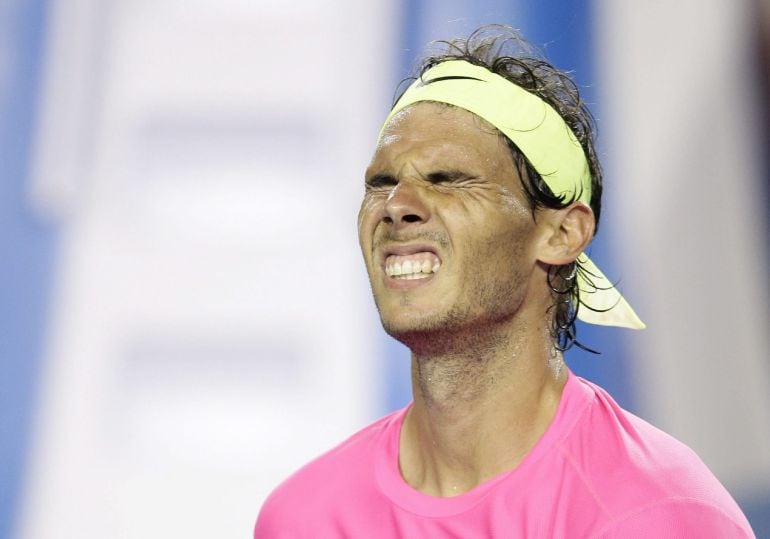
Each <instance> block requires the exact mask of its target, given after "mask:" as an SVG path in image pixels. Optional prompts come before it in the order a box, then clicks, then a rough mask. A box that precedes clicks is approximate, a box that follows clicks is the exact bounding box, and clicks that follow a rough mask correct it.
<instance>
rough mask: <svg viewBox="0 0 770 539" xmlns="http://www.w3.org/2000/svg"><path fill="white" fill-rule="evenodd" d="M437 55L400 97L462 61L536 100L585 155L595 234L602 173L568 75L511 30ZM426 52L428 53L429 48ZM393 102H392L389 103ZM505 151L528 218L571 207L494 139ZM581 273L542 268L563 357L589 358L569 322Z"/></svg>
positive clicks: (474, 37) (589, 122)
mask: <svg viewBox="0 0 770 539" xmlns="http://www.w3.org/2000/svg"><path fill="white" fill-rule="evenodd" d="M432 45H433V47H437V48H438V49H437V50H436V52H434V53H430V54H428V55H427V56H425V57H424V58H423V59H422V60H421V61H420V63H419V65H418V67H417V69H416V72H417V76H416V77H411V78H409V79H405V80H404V81H402V84H401V85H400V86H399V88H401V91H400V92H399V93H398V97H400V96H401V95H402V94H403V92H404V91H406V88H407V87H408V85H407V84H405V83H406V82H411V81H413V80H415V79H416V78H418V77H419V78H422V76H423V75H424V74H425V72H426V71H427V70H429V69H430V68H432V67H433V66H435V65H437V64H440V63H441V62H446V61H449V60H465V61H467V62H469V63H471V64H475V65H478V66H482V67H485V68H486V69H488V70H489V71H491V72H493V73H496V74H498V75H500V76H502V77H505V78H506V79H508V80H509V81H511V82H512V83H513V84H516V85H517V86H520V87H521V88H523V89H525V90H527V91H528V92H530V93H532V94H534V95H536V96H538V97H539V98H540V99H542V100H543V101H545V102H546V103H548V104H549V105H550V106H551V107H553V108H554V110H556V112H558V113H559V115H560V116H561V117H562V119H563V120H564V122H565V123H566V124H567V125H568V126H569V127H570V129H572V132H573V133H574V134H575V136H576V137H577V140H578V141H579V142H580V145H581V146H582V148H583V151H584V152H585V155H586V159H587V161H588V169H589V173H590V175H591V200H590V204H589V205H590V206H591V209H592V210H593V212H594V217H595V219H596V227H597V230H598V226H599V216H600V214H601V198H602V170H601V165H600V163H599V159H598V158H597V155H596V149H595V146H594V144H595V142H594V137H595V131H596V125H595V122H594V119H593V116H592V115H591V112H590V111H589V110H588V107H587V106H586V104H585V102H584V101H583V100H582V98H581V97H580V92H579V91H578V87H577V85H576V84H575V82H574V81H573V80H572V79H571V78H570V76H569V73H567V72H564V71H560V70H559V69H557V68H555V67H554V66H553V65H551V64H550V63H548V62H547V61H546V60H545V59H544V57H543V55H542V54H539V53H537V52H536V51H535V50H534V48H533V47H532V46H531V45H530V44H528V43H527V42H526V41H524V39H523V38H522V37H521V35H520V34H519V33H518V32H517V31H516V30H514V29H513V28H511V27H508V26H503V25H489V26H484V27H481V28H479V29H478V30H476V31H474V32H473V33H472V34H471V35H470V36H469V37H468V38H467V39H462V38H457V39H453V40H451V41H437V42H435V43H433V44H432ZM433 47H432V48H433ZM396 101H398V98H397V99H396V100H395V101H394V104H395V102H396ZM500 136H501V137H503V139H504V140H505V142H506V144H507V145H508V147H509V148H510V150H511V153H512V155H513V161H514V163H515V165H516V167H517V168H518V169H519V172H520V176H521V181H522V185H523V187H524V192H525V193H526V196H527V199H528V201H529V204H530V207H531V208H532V212H533V216H534V212H535V210H536V209H537V208H551V209H561V208H565V207H567V206H569V205H570V204H571V203H572V202H574V201H575V200H576V199H577V197H578V196H579V193H576V194H575V195H574V196H573V197H567V196H566V195H558V196H557V195H555V194H554V193H553V191H551V189H550V188H549V187H548V186H547V185H546V183H545V181H543V178H542V177H541V175H540V174H539V173H538V172H537V171H536V170H535V168H534V167H533V166H532V164H531V163H530V162H529V160H528V159H527V158H526V156H525V155H524V154H523V153H522V152H521V150H519V148H518V147H517V146H516V145H515V144H514V143H513V141H511V140H510V139H509V138H508V137H506V136H504V135H503V134H502V133H500ZM578 273H581V274H582V276H584V277H586V278H587V279H588V281H589V282H590V281H591V277H592V274H590V273H589V272H588V271H587V270H586V269H585V268H583V267H581V264H580V263H579V262H578V261H577V260H575V261H573V262H571V263H569V264H565V265H562V266H550V267H549V268H548V277H547V281H548V286H549V287H550V289H551V292H552V296H553V300H554V303H553V305H552V306H551V307H550V309H549V310H550V312H551V313H552V315H553V316H552V325H551V335H552V336H553V338H554V343H555V346H556V348H557V349H559V350H561V351H565V350H567V349H569V348H571V347H572V346H573V345H576V346H578V347H580V348H583V349H584V350H588V351H590V352H594V350H591V349H590V348H587V347H586V346H584V345H583V344H581V343H580V342H579V341H578V340H577V329H576V327H575V320H576V319H577V313H578V309H579V308H580V307H581V306H582V307H584V308H587V309H591V307H590V306H589V305H586V303H585V302H584V301H583V300H582V299H581V298H580V292H579V290H578V285H577V275H578Z"/></svg>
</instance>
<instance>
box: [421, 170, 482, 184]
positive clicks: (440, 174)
mask: <svg viewBox="0 0 770 539" xmlns="http://www.w3.org/2000/svg"><path fill="white" fill-rule="evenodd" d="M425 178H426V179H427V180H428V181H429V182H430V183H460V182H463V181H467V180H475V179H476V176H471V175H470V174H467V173H465V172H463V171H461V170H438V171H436V172H431V173H430V174H428V175H427V176H426V177H425Z"/></svg>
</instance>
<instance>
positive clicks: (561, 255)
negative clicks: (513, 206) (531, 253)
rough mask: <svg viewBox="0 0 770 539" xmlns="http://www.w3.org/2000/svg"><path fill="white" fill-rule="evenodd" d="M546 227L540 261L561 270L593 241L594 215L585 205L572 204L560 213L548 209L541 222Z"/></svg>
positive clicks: (540, 219) (582, 203) (541, 245)
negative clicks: (560, 267) (562, 266)
mask: <svg viewBox="0 0 770 539" xmlns="http://www.w3.org/2000/svg"><path fill="white" fill-rule="evenodd" d="M538 221H539V224H540V225H541V226H542V227H543V236H541V238H542V241H541V243H540V248H539V253H538V260H539V261H540V262H543V263H545V264H550V265H552V266H561V265H562V264H568V263H570V262H572V261H573V260H575V259H576V258H577V257H578V255H580V253H582V252H583V251H584V250H585V248H586V247H588V244H589V243H591V240H592V239H593V237H594V230H595V228H596V220H595V219H594V212H593V211H592V210H591V208H590V207H589V206H588V205H587V204H586V203H585V202H580V201H577V202H573V203H572V204H570V205H569V206H567V207H566V208H562V209H560V210H552V209H545V210H542V214H541V216H540V218H539V219H538Z"/></svg>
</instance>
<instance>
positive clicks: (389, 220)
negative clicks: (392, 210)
mask: <svg viewBox="0 0 770 539" xmlns="http://www.w3.org/2000/svg"><path fill="white" fill-rule="evenodd" d="M382 222H383V223H385V224H386V225H392V224H393V219H391V218H390V217H388V216H387V215H386V216H385V217H383V218H382Z"/></svg>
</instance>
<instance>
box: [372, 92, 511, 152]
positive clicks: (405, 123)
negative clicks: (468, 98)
mask: <svg viewBox="0 0 770 539" xmlns="http://www.w3.org/2000/svg"><path fill="white" fill-rule="evenodd" d="M409 152H430V153H431V154H440V155H443V156H444V157H445V158H452V157H458V158H460V157H464V158H466V159H470V158H475V159H478V160H487V161H493V160H499V159H503V161H504V162H505V163H512V156H511V152H510V151H509V149H508V146H507V143H506V139H505V136H504V135H502V133H500V131H499V130H498V129H496V128H495V127H494V126H492V125H491V124H490V123H489V122H487V121H486V120H484V119H483V118H480V117H479V116H477V115H476V114H473V113H472V112H469V111H466V110H464V109H462V108H459V107H456V106H453V105H450V104H446V103H440V102H431V101H425V102H419V103H415V104H412V105H410V106H408V107H405V108H403V109H401V110H400V111H398V112H397V113H396V114H394V115H393V116H391V117H390V118H389V119H388V121H387V122H386V124H385V125H384V126H383V129H382V131H381V133H380V138H379V140H378V143H377V147H376V151H375V155H374V158H373V163H374V162H375V161H377V160H378V159H384V158H392V157H394V156H398V155H402V154H405V153H409Z"/></svg>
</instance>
